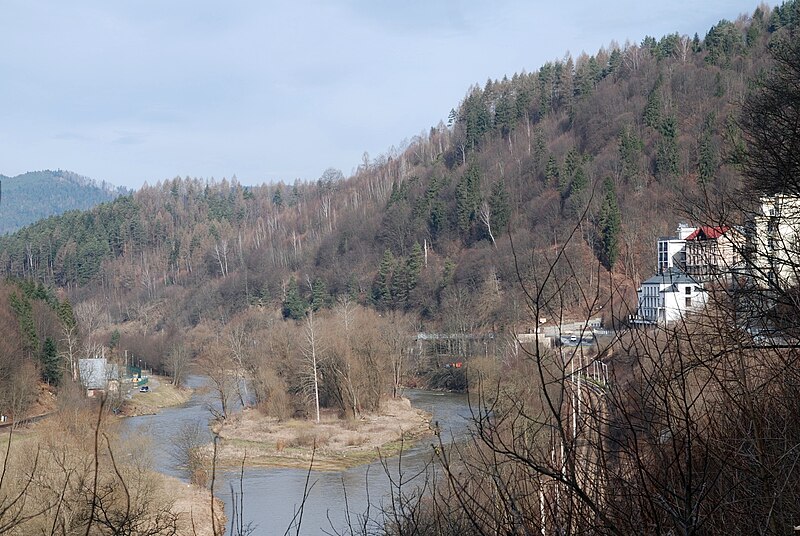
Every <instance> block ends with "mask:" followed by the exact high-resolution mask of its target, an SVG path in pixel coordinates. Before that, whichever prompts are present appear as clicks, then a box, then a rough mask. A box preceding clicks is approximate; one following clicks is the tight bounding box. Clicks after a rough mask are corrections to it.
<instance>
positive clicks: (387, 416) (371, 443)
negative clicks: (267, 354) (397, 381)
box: [215, 398, 431, 471]
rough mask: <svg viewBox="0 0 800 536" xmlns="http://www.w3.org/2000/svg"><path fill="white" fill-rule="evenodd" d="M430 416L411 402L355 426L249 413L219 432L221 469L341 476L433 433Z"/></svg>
mask: <svg viewBox="0 0 800 536" xmlns="http://www.w3.org/2000/svg"><path fill="white" fill-rule="evenodd" d="M430 418H431V417H430V414H429V413H427V412H425V411H423V410H420V409H417V408H414V407H412V406H411V402H410V401H409V400H408V399H407V398H399V399H389V400H386V401H384V402H383V403H382V405H381V409H380V411H379V412H378V413H377V414H372V415H365V416H364V417H363V418H361V419H359V420H355V421H349V420H343V419H339V418H337V417H335V416H328V417H326V418H324V419H322V421H321V422H320V423H319V424H317V423H315V422H313V421H307V420H294V419H292V420H286V421H278V420H277V419H275V418H271V417H267V416H265V415H263V414H261V413H260V412H259V411H257V410H255V409H251V408H248V409H245V410H244V411H242V412H241V413H239V414H237V415H235V416H233V417H231V418H229V419H228V420H226V421H225V422H224V423H223V424H222V425H217V426H216V429H215V431H216V432H217V433H218V435H219V437H220V441H219V443H218V448H217V461H218V463H219V464H220V465H223V466H225V465H228V466H235V465H240V464H241V463H242V460H244V461H245V465H247V466H249V467H294V468H306V469H307V468H308V467H309V465H310V464H311V459H312V455H313V460H314V463H313V468H314V469H315V470H320V471H339V470H343V469H347V468H349V467H354V466H356V465H362V464H365V463H369V462H372V461H374V460H376V459H378V458H380V457H382V456H383V457H391V456H394V455H396V454H398V453H399V452H400V451H401V450H403V449H407V448H409V447H410V446H411V444H412V443H413V442H414V441H415V440H417V439H419V438H421V437H424V436H426V435H429V434H430V433H431V428H430Z"/></svg>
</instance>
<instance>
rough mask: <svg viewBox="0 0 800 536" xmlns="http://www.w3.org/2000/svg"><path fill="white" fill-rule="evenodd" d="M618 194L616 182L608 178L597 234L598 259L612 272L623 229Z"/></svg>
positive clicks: (605, 182)
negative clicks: (615, 186)
mask: <svg viewBox="0 0 800 536" xmlns="http://www.w3.org/2000/svg"><path fill="white" fill-rule="evenodd" d="M621 219H622V218H621V215H620V210H619V205H618V203H617V192H616V190H615V188H614V181H613V180H611V177H606V179H605V180H604V181H603V201H602V204H601V206H600V217H599V218H598V229H597V234H598V235H599V243H598V249H599V251H598V257H599V259H600V262H601V263H603V266H605V267H606V268H607V269H609V270H611V269H612V268H613V267H614V263H616V261H617V257H618V256H619V234H620V231H621V228H622V222H621Z"/></svg>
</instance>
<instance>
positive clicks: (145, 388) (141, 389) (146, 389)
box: [139, 385, 150, 393]
mask: <svg viewBox="0 0 800 536" xmlns="http://www.w3.org/2000/svg"><path fill="white" fill-rule="evenodd" d="M139 392H140V393H149V392H150V386H149V385H142V386H141V387H139Z"/></svg>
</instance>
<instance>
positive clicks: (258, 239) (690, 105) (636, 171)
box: [0, 2, 797, 333]
mask: <svg viewBox="0 0 800 536" xmlns="http://www.w3.org/2000/svg"><path fill="white" fill-rule="evenodd" d="M796 19H797V5H796V2H789V3H786V4H784V5H783V6H781V7H778V8H775V9H774V10H772V11H764V10H763V9H762V8H758V9H756V10H755V11H754V13H753V14H752V15H751V16H742V17H740V18H739V19H737V20H736V21H727V20H723V21H720V22H719V23H718V24H717V25H715V26H714V27H712V28H710V29H709V31H708V33H707V34H706V35H705V36H704V37H700V36H697V35H695V36H693V37H690V36H681V35H678V34H672V35H666V36H663V37H660V38H650V37H648V38H646V39H645V40H644V41H643V42H641V43H626V44H624V45H618V44H616V43H613V42H612V44H611V45H609V46H608V47H606V48H603V49H601V50H599V51H598V52H597V53H595V54H594V55H587V54H581V55H580V56H577V57H571V56H565V57H564V58H563V59H560V60H557V61H553V62H549V63H547V64H545V65H543V66H542V67H541V68H540V69H539V70H537V71H535V72H532V73H525V72H522V73H516V74H513V75H512V76H510V77H509V78H503V79H502V80H488V81H487V82H486V83H485V84H483V85H476V86H474V87H472V88H470V89H469V90H468V92H467V94H466V96H465V98H464V100H463V101H462V102H461V103H460V104H459V105H458V106H455V107H454V109H453V110H452V111H451V112H450V116H449V122H448V123H447V124H444V123H440V124H439V125H437V126H435V127H433V128H431V129H430V130H426V131H424V132H422V133H421V134H419V135H417V136H415V137H413V138H412V139H411V140H410V141H408V142H405V143H403V144H402V145H401V146H400V147H399V148H392V149H390V150H389V151H387V152H386V154H383V155H381V156H379V157H377V158H370V157H369V156H368V155H366V154H365V155H364V159H363V162H362V163H361V165H360V166H359V168H358V170H357V172H356V173H355V175H354V176H352V177H349V178H345V177H343V176H342V174H341V173H340V172H338V171H336V170H328V171H326V172H325V173H324V174H323V175H322V176H321V177H320V178H319V179H318V180H316V181H309V182H300V181H297V182H294V183H288V184H287V183H279V184H270V185H262V186H257V187H244V186H242V185H240V184H239V183H238V182H237V181H236V180H230V181H228V180H222V181H217V182H215V181H206V180H201V179H192V178H175V179H173V180H167V181H164V182H163V183H159V184H156V185H152V186H145V187H144V188H142V189H141V190H139V191H137V192H135V193H133V194H131V195H126V196H123V197H120V198H118V199H116V200H114V201H112V202H109V203H106V204H103V205H101V206H99V207H97V208H94V209H92V210H89V211H86V212H82V213H81V212H71V213H68V214H65V215H62V216H58V217H51V218H49V219H46V220H43V221H40V222H38V223H36V224H35V225H32V226H29V227H27V228H25V229H22V230H20V231H18V232H16V233H15V234H14V235H11V236H8V237H4V238H2V239H0V268H1V269H2V271H3V273H4V274H6V275H11V276H18V277H26V278H33V279H35V280H36V281H40V282H43V283H45V284H47V285H53V286H56V287H64V288H67V289H69V292H70V296H71V297H72V298H73V301H75V302H76V303H77V302H84V303H91V304H93V306H94V307H95V308H96V310H97V315H96V321H97V322H99V326H98V329H100V330H101V331H102V330H103V329H107V330H110V329H112V328H111V326H113V325H123V324H125V323H128V322H134V324H131V325H136V326H138V328H137V329H139V328H141V329H142V330H143V331H144V332H145V333H148V332H149V333H152V332H153V331H164V330H168V329H169V328H170V327H173V328H187V327H194V326H198V325H200V324H201V323H203V322H204V321H207V322H214V323H216V322H222V323H226V322H229V321H230V320H231V319H232V318H233V317H235V316H236V315H237V314H239V313H241V312H242V311H244V310H245V309H248V308H251V307H263V308H268V309H271V310H279V309H280V310H282V311H283V314H284V315H285V316H302V311H304V310H305V309H306V308H307V307H313V308H325V307H329V306H330V305H331V304H332V303H333V301H334V297H336V296H344V295H347V296H349V297H350V298H351V299H353V300H356V301H358V302H359V303H361V304H363V305H367V306H370V307H374V308H376V309H378V310H379V311H398V312H406V313H410V314H411V315H412V317H413V318H415V319H416V323H417V327H418V328H420V329H422V328H430V329H441V330H445V331H451V332H476V331H482V332H489V331H502V330H510V329H512V327H513V329H522V328H525V327H527V326H528V325H529V323H530V321H531V320H530V319H529V318H528V313H527V311H525V310H523V308H522V307H521V306H520V304H519V303H517V299H516V298H515V293H514V292H510V290H511V289H514V288H516V286H517V285H518V276H519V277H522V278H523V280H524V279H525V278H527V277H528V276H529V274H530V273H531V270H532V268H533V267H535V266H537V265H541V266H545V265H547V264H549V263H551V262H553V261H555V260H556V259H555V258H554V255H555V253H556V252H557V251H558V247H559V246H560V245H562V244H564V243H566V242H567V239H568V238H569V237H570V236H573V237H576V238H579V239H578V240H572V241H570V245H569V248H568V254H569V255H568V257H565V256H562V257H560V258H559V260H558V262H557V263H556V270H557V271H558V270H559V269H562V268H563V269H566V265H565V263H569V264H570V269H574V270H577V271H578V273H579V276H580V279H581V281H583V282H584V283H585V285H588V286H592V287H594V286H597V285H598V284H600V285H601V288H600V291H601V293H606V294H607V293H608V292H609V291H610V288H609V287H614V288H615V290H620V291H621V292H622V295H623V297H625V296H627V298H628V300H629V301H628V303H630V300H631V299H632V298H633V295H634V293H633V292H632V289H633V288H635V285H636V284H637V283H638V282H639V281H640V279H642V278H643V277H647V276H648V275H649V273H650V272H651V270H652V266H653V264H654V254H653V247H654V243H655V239H656V237H658V236H659V235H664V234H668V233H669V232H671V230H672V229H673V228H674V226H675V224H676V223H677V221H678V220H686V219H688V218H689V215H688V214H685V213H684V212H683V209H682V208H681V207H683V206H686V205H687V204H688V203H687V201H690V200H691V199H692V196H694V195H695V194H696V193H698V192H702V191H703V190H706V191H726V190H730V189H731V188H733V187H735V186H736V185H738V183H739V178H738V176H739V175H738V172H737V165H738V164H737V158H736V157H737V151H738V150H739V148H740V147H739V146H740V144H741V141H740V139H741V136H740V133H739V130H738V127H737V117H738V113H739V105H740V102H741V101H742V99H743V97H744V94H745V92H746V89H747V87H748V81H749V80H751V79H752V78H753V77H755V76H757V75H758V73H759V72H760V71H761V70H762V69H763V68H764V67H765V66H767V65H768V62H769V59H768V54H767V51H768V47H769V44H770V42H771V40H772V39H773V36H774V35H775V34H776V32H779V31H780V29H781V28H782V27H783V26H786V25H793V24H796V22H797V20H796ZM5 183H6V181H4V192H3V193H4V205H3V206H4V207H8V205H10V204H11V203H10V202H9V199H8V198H7V194H8V192H7V190H6V188H5V186H6V184H5ZM4 210H5V209H4ZM512 241H513V250H514V251H515V252H516V257H517V258H516V261H517V262H516V263H515V259H514V256H513V254H512ZM605 269H610V271H611V277H610V278H609V277H608V276H603V277H600V274H601V272H604V271H605ZM598 280H601V282H600V283H598ZM560 290H561V292H559V293H558V296H559V300H560V303H559V305H560V308H561V310H563V311H565V312H566V314H567V315H569V314H575V315H579V314H580V315H585V314H587V313H592V311H586V310H585V309H586V306H585V304H584V303H583V302H582V300H581V296H580V293H581V289H580V288H567V289H560ZM554 294H555V293H554ZM626 306H627V305H626V303H625V302H624V301H621V302H620V303H619V304H618V306H617V307H618V310H617V311H614V313H615V314H618V315H619V316H620V317H623V316H624V315H625V312H626V311H625V310H624V309H625V307H626ZM611 313H612V312H611V311H604V312H603V314H604V315H605V320H606V321H611Z"/></svg>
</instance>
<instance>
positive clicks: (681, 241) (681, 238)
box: [657, 223, 697, 273]
mask: <svg viewBox="0 0 800 536" xmlns="http://www.w3.org/2000/svg"><path fill="white" fill-rule="evenodd" d="M696 230H697V228H696V227H689V226H688V225H686V224H685V223H679V224H678V228H677V229H676V230H675V236H664V237H661V238H659V239H658V265H657V271H658V273H663V272H666V271H667V270H669V269H671V268H680V269H683V267H684V266H685V265H686V251H685V250H686V238H687V237H689V236H690V235H691V234H692V233H694V232H695V231H696Z"/></svg>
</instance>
